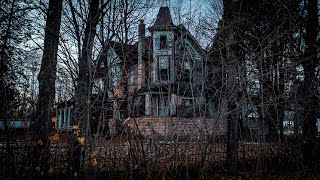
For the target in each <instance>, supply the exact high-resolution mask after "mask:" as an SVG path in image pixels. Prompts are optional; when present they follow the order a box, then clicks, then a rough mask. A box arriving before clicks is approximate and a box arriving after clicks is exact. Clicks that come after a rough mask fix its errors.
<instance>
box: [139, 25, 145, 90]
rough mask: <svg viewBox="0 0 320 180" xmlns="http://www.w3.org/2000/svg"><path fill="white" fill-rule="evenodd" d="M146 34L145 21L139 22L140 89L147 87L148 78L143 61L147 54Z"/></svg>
mask: <svg viewBox="0 0 320 180" xmlns="http://www.w3.org/2000/svg"><path fill="white" fill-rule="evenodd" d="M145 32H146V26H145V24H144V22H143V20H140V21H139V42H138V72H137V75H138V78H137V81H138V89H141V88H142V87H145V77H146V74H145V73H146V71H145V67H146V65H145V61H144V60H143V56H144V54H145V48H146V47H145Z"/></svg>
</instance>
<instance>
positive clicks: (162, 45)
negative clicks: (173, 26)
mask: <svg viewBox="0 0 320 180" xmlns="http://www.w3.org/2000/svg"><path fill="white" fill-rule="evenodd" d="M160 49H168V42H167V35H160Z"/></svg>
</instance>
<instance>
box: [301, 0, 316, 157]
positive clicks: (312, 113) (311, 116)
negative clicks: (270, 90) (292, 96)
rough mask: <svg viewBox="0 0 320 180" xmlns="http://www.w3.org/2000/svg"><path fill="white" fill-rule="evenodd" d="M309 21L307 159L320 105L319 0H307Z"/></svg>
mask: <svg viewBox="0 0 320 180" xmlns="http://www.w3.org/2000/svg"><path fill="white" fill-rule="evenodd" d="M306 6H307V8H306V9H307V13H308V17H307V21H306V27H305V29H306V37H305V45H306V48H305V52H304V61H303V68H304V85H303V89H304V92H305V96H304V98H305V99H304V102H305V103H304V122H303V136H304V138H305V140H306V144H305V145H304V147H303V148H302V149H303V154H304V158H305V160H311V159H312V151H313V148H314V145H315V144H314V143H315V142H314V138H315V135H316V130H317V129H316V113H317V109H316V108H317V107H318V98H317V96H316V88H315V80H316V77H315V70H316V67H317V65H318V59H317V48H318V47H317V35H318V31H317V26H318V3H317V0H308V1H307V4H306Z"/></svg>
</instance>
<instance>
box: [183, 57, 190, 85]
mask: <svg viewBox="0 0 320 180" xmlns="http://www.w3.org/2000/svg"><path fill="white" fill-rule="evenodd" d="M183 69H184V71H183V72H184V74H183V76H184V80H185V81H190V79H191V72H192V62H191V60H185V61H184V62H183Z"/></svg>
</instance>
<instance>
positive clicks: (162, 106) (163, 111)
mask: <svg viewBox="0 0 320 180" xmlns="http://www.w3.org/2000/svg"><path fill="white" fill-rule="evenodd" d="M157 101H158V102H157V105H158V116H169V110H170V101H169V96H162V95H161V96H159V97H158V99H157Z"/></svg>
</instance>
